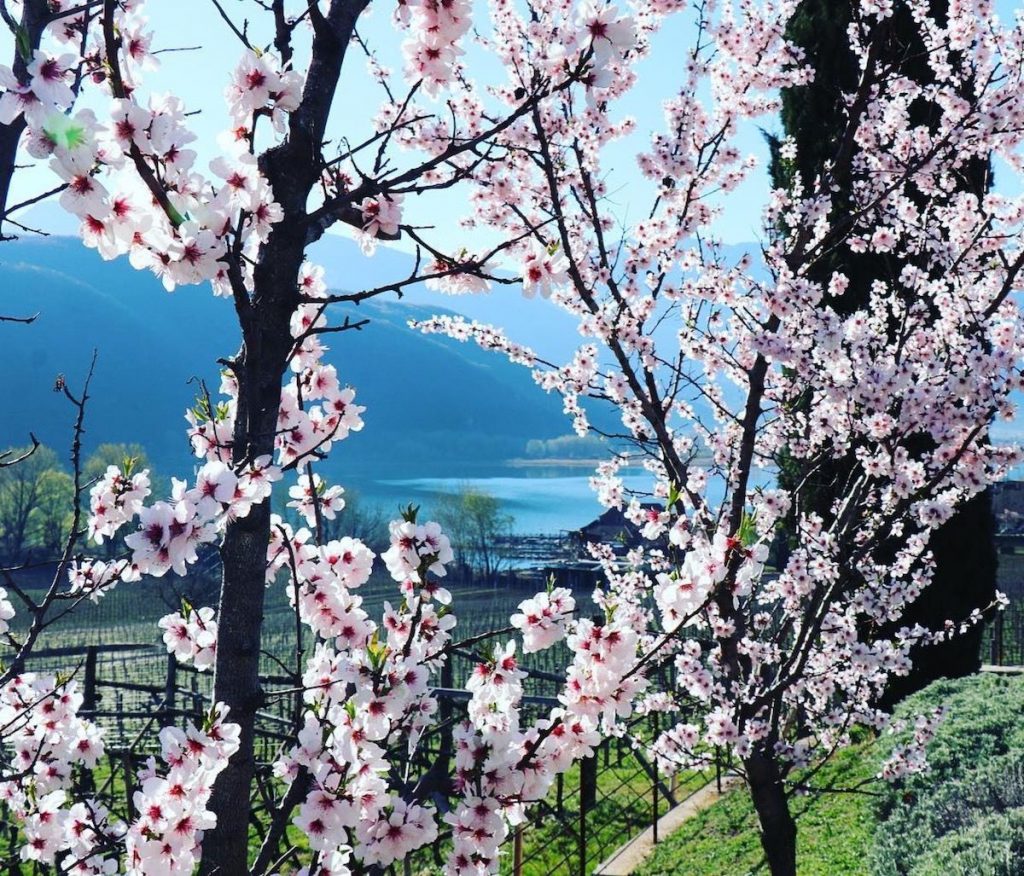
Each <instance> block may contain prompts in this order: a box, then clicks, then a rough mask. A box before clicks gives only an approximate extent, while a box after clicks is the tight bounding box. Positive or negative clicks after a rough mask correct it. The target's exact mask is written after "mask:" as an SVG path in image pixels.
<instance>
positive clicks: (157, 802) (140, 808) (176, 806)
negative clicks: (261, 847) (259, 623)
mask: <svg viewBox="0 0 1024 876" xmlns="http://www.w3.org/2000/svg"><path fill="white" fill-rule="evenodd" d="M226 717H227V709H226V708H225V707H224V706H223V705H220V704H218V705H215V706H214V707H213V709H212V710H211V712H210V714H209V716H208V717H207V719H206V721H205V722H204V724H203V726H202V727H196V726H195V725H193V724H190V725H189V726H188V727H187V728H186V729H185V730H181V729H179V728H177V727H165V728H164V729H163V730H161V731H160V749H161V758H162V760H163V762H164V764H166V767H167V768H166V770H165V771H163V772H160V771H159V770H158V769H157V764H156V760H155V759H154V758H150V759H149V762H148V764H147V766H146V768H145V769H143V770H142V771H140V773H139V775H138V776H137V777H136V779H137V782H138V788H139V790H137V791H136V792H135V795H134V800H133V803H134V808H135V811H136V812H138V813H139V814H138V817H137V818H136V819H135V820H134V821H132V822H131V824H130V825H128V827H127V830H126V831H125V835H124V845H125V870H124V872H125V873H126V874H129V876H149V874H152V873H174V874H177V873H182V874H184V873H191V872H193V870H194V868H195V866H196V864H197V863H198V861H199V856H200V843H201V842H202V836H203V831H204V830H209V829H210V828H212V827H214V826H215V825H216V818H214V816H213V814H212V813H211V812H210V811H209V810H208V809H207V804H208V803H209V801H210V793H211V792H212V790H213V783H214V781H215V780H216V778H217V776H218V774H219V773H220V772H221V771H222V770H223V769H224V767H225V766H226V765H227V762H228V759H229V758H230V757H231V755H233V754H234V753H235V752H236V751H237V750H238V725H237V724H232V723H230V722H228V721H226V720H225V718H226Z"/></svg>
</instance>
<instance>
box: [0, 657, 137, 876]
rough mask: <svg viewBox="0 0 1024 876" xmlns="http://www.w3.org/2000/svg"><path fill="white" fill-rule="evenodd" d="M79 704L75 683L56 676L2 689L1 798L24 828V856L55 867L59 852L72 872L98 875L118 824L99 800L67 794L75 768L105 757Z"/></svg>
mask: <svg viewBox="0 0 1024 876" xmlns="http://www.w3.org/2000/svg"><path fill="white" fill-rule="evenodd" d="M81 707H82V695H81V694H80V693H79V692H78V685H77V684H76V682H74V681H61V680H59V679H57V678H54V677H53V676H51V675H42V674H36V673H25V674H22V675H16V676H14V677H13V678H11V679H10V680H9V681H8V682H7V683H6V684H4V686H3V687H2V688H0V727H2V728H3V730H2V734H0V738H2V743H3V748H4V752H5V759H4V770H3V774H2V775H0V799H2V800H3V802H4V803H5V805H6V806H8V807H9V809H10V811H11V813H12V814H13V815H14V817H15V818H16V819H17V820H18V822H19V823H20V825H21V829H22V831H23V832H24V835H25V842H24V844H23V845H22V847H21V857H22V860H26V861H37V862H39V863H40V864H46V865H53V864H55V863H56V861H57V859H58V857H60V858H61V860H62V861H64V862H67V863H68V864H72V863H74V864H75V866H76V869H74V870H73V871H72V872H75V873H81V874H101V873H108V872H110V869H109V868H110V862H107V861H105V860H104V857H103V856H102V855H100V854H98V853H97V849H99V848H102V847H103V846H104V845H105V843H106V841H107V840H108V839H110V838H111V837H116V836H117V834H118V831H119V827H118V825H116V824H108V822H107V820H106V813H105V810H103V809H102V807H100V806H99V804H97V803H95V802H93V801H85V802H83V803H75V802H74V801H73V800H72V799H71V798H70V796H69V794H68V791H69V790H70V787H71V779H72V770H73V769H74V768H75V767H76V766H78V767H82V768H84V769H90V770H91V769H93V768H94V767H95V766H96V764H97V762H98V760H99V759H100V757H102V755H103V737H102V733H101V731H100V730H99V728H97V727H96V726H95V725H94V724H93V723H91V722H90V721H88V720H85V719H83V718H81V717H79V714H78V712H79V710H80V709H81ZM81 825H84V826H83V827H81V829H79V826H81Z"/></svg>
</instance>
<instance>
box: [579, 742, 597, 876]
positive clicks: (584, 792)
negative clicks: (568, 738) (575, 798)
mask: <svg viewBox="0 0 1024 876" xmlns="http://www.w3.org/2000/svg"><path fill="white" fill-rule="evenodd" d="M596 803H597V752H596V751H595V752H594V753H593V754H591V755H590V757H585V758H583V760H581V761H580V830H579V837H580V876H587V812H588V811H589V810H590V809H592V808H593V807H594V806H595V805H596Z"/></svg>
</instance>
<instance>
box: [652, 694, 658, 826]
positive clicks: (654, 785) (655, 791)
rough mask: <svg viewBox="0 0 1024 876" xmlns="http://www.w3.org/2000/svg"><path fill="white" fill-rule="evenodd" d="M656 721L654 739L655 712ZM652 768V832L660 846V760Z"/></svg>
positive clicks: (655, 714) (656, 759)
mask: <svg viewBox="0 0 1024 876" xmlns="http://www.w3.org/2000/svg"><path fill="white" fill-rule="evenodd" d="M653 719H654V736H653V738H654V739H657V738H658V713H657V712H655V713H654V715H653ZM651 766H652V767H653V768H654V775H653V776H652V777H651V779H652V781H651V788H652V791H651V796H652V797H653V800H652V802H653V804H654V805H653V809H654V811H653V812H652V813H651V832H652V834H653V836H652V839H653V840H654V844H655V845H657V844H658V758H656V757H655V758H652V762H651Z"/></svg>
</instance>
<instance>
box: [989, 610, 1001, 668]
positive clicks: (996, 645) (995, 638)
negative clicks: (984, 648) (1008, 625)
mask: <svg viewBox="0 0 1024 876" xmlns="http://www.w3.org/2000/svg"><path fill="white" fill-rule="evenodd" d="M990 657H991V661H992V665H993V666H1002V665H1003V612H1001V611H998V612H996V616H995V618H994V620H993V621H992V653H991V655H990Z"/></svg>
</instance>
